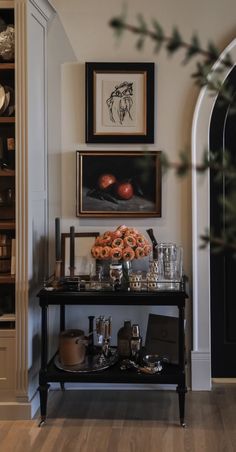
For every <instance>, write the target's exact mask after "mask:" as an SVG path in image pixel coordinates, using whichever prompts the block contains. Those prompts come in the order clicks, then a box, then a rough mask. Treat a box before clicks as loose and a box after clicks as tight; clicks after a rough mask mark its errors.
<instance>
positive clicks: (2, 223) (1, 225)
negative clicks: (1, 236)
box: [0, 220, 16, 231]
mask: <svg viewBox="0 0 236 452" xmlns="http://www.w3.org/2000/svg"><path fill="white" fill-rule="evenodd" d="M15 228H16V223H15V221H14V220H0V231H5V230H7V229H10V230H11V231H14V229H15Z"/></svg>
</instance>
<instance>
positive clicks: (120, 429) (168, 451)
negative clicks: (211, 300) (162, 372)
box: [0, 384, 236, 452]
mask: <svg viewBox="0 0 236 452" xmlns="http://www.w3.org/2000/svg"><path fill="white" fill-rule="evenodd" d="M38 420H39V416H36V417H35V419H34V420H32V421H0V451H1V452H31V451H32V452H61V451H63V452H236V385H219V384H218V385H215V387H214V389H213V390H212V391H211V392H188V394H187V396H186V421H187V427H186V428H185V429H184V428H182V427H180V425H179V413H178V398H177V394H176V393H175V392H174V391H173V392H172V391H101V390H99V391H94V390H93V391H87V390H86V391H80V392H79V391H65V392H64V393H62V392H61V391H59V390H58V391H51V392H50V395H49V404H48V419H47V423H46V425H44V426H43V427H41V428H39V427H38Z"/></svg>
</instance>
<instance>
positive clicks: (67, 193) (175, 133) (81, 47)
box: [51, 0, 236, 322]
mask: <svg viewBox="0 0 236 452" xmlns="http://www.w3.org/2000/svg"><path fill="white" fill-rule="evenodd" d="M51 3H52V5H53V6H54V8H55V10H56V11H57V13H58V15H59V17H60V20H61V23H62V25H63V27H64V29H65V33H66V35H67V36H68V39H69V41H70V43H71V46H72V48H73V51H74V54H75V56H76V59H77V61H76V63H75V62H74V59H73V58H71V59H70V58H65V60H64V61H65V64H63V65H62V66H61V77H62V78H61V99H62V103H61V115H62V117H61V119H62V121H61V126H62V128H61V150H62V160H61V164H62V173H61V175H62V183H61V199H62V205H61V216H62V217H63V229H64V231H68V230H69V226H70V225H75V228H76V230H77V231H78V230H80V231H82V230H91V231H95V230H99V231H104V230H106V229H109V228H113V227H115V226H116V225H117V224H119V223H124V222H125V223H126V224H127V225H133V224H134V223H135V225H136V226H137V227H138V228H139V229H140V230H145V229H146V228H147V226H148V227H152V228H153V229H154V231H155V234H156V236H157V238H158V240H160V241H166V240H168V241H174V242H177V243H178V244H181V245H182V246H183V247H184V268H185V272H186V273H187V274H188V275H189V276H190V278H191V247H192V237H191V177H190V175H189V176H188V177H186V178H185V179H183V180H181V181H180V180H179V179H177V178H176V177H175V175H174V174H173V172H172V171H170V172H169V173H168V174H167V175H165V176H164V177H163V185H162V190H163V195H162V218H160V219H158V218H157V219H155V218H152V219H134V220H132V219H119V220H117V219H85V218H83V219H79V218H76V216H75V151H76V150H77V149H86V148H87V149H94V148H96V149H97V148H99V149H108V150H112V149H117V148H118V149H120V148H121V149H131V148H132V149H141V148H140V147H139V146H132V147H131V146H128V145H123V146H114V145H104V146H103V145H100V146H99V147H98V146H95V145H93V146H88V145H85V143H84V141H85V139H84V129H85V115H84V108H85V104H84V97H85V84H84V82H85V80H84V63H85V62H86V61H107V62H109V61H110V62H112V61H127V62H128V61H155V63H156V96H155V110H156V120H155V144H154V145H151V146H149V149H158V150H164V151H165V152H166V153H167V155H168V157H169V158H170V159H171V160H172V161H175V160H177V158H178V153H179V150H181V149H183V148H186V147H187V148H189V153H190V139H191V124H192V116H193V110H194V106H195V103H196V99H197V95H198V89H197V88H196V87H195V86H194V84H193V80H192V79H191V77H190V75H191V73H192V72H193V70H194V68H195V66H194V64H193V63H191V64H190V65H188V66H186V67H183V66H182V65H181V61H182V59H183V53H180V54H178V55H176V56H172V57H171V58H169V57H168V56H167V55H166V53H165V51H164V50H162V51H161V52H160V53H159V54H158V55H156V54H154V53H153V47H154V46H153V44H152V43H150V42H147V43H146V45H145V48H144V50H143V51H141V52H139V51H138V50H136V48H135V36H133V35H130V34H128V33H125V35H124V36H123V38H122V39H121V41H120V42H119V43H117V41H116V40H115V38H114V32H113V30H112V29H111V28H110V27H109V26H108V22H109V20H110V19H111V18H112V17H113V16H114V15H117V14H120V12H121V10H122V5H123V1H121V0H99V2H97V1H96V0H86V2H85V1H81V0H80V1H78V0H67V1H66V2H65V1H64V0H51ZM126 4H127V7H128V21H129V22H131V23H136V15H137V13H138V12H140V13H142V14H143V15H144V17H145V18H146V19H147V20H148V21H149V22H150V23H151V20H152V18H154V17H155V18H156V19H157V20H158V21H159V22H160V23H161V25H162V26H163V28H164V30H165V31H166V33H167V34H170V32H171V30H172V27H173V26H174V25H177V26H178V27H179V29H180V30H181V32H182V34H183V37H184V39H185V40H189V39H190V37H191V35H192V33H193V32H195V31H197V32H198V34H199V37H200V40H201V42H202V45H203V46H204V45H206V42H207V41H208V39H209V38H210V39H212V40H214V41H215V43H216V45H218V46H219V48H220V49H222V48H224V47H225V46H226V45H227V44H228V43H229V42H230V41H231V40H232V38H233V37H234V36H235V12H236V4H235V0H226V1H225V2H224V3H222V1H221V0H208V1H207V2H206V1H205V0H199V1H198V2H196V1H193V0H177V1H176V2H173V0H148V1H146V2H144V1H143V0H136V1H135V2H134V1H133V0H128V1H127V2H126ZM62 42H63V40H62V38H59V42H58V48H60V45H61V43H62ZM117 309H118V308H117ZM101 310H102V308H101ZM101 310H99V313H102V312H101ZM93 312H95V311H93ZM89 313H90V312H89V311H88V310H87V311H86V310H85V311H84V317H86V315H87V314H89ZM136 313H137V310H136V308H135V310H134V313H133V314H132V313H130V316H131V315H133V318H132V320H135V315H136ZM70 317H71V318H72V316H70ZM144 317H145V316H144ZM122 318H123V313H122V315H120V316H119V317H116V319H118V320H117V322H118V321H121V319H122Z"/></svg>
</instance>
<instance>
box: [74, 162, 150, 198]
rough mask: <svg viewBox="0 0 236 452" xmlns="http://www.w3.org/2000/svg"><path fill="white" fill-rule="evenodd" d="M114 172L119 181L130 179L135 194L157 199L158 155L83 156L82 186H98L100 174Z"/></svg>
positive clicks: (89, 187) (90, 187)
mask: <svg viewBox="0 0 236 452" xmlns="http://www.w3.org/2000/svg"><path fill="white" fill-rule="evenodd" d="M105 173H109V174H113V175H114V176H115V177H116V179H117V181H119V182H120V181H124V180H129V181H130V182H131V183H132V185H133V186H134V191H135V194H136V195H138V196H140V197H142V198H147V199H148V200H150V201H152V202H154V203H155V201H156V178H157V175H156V156H153V155H148V154H147V155H142V156H140V157H139V156H120V155H119V156H117V155H115V156H111V155H109V156H100V155H99V156H94V155H93V156H92V155H91V156H83V159H82V177H83V179H82V186H83V188H85V187H86V188H88V189H92V188H97V184H98V179H99V176H101V175H102V174H105Z"/></svg>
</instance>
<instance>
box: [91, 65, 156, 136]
mask: <svg viewBox="0 0 236 452" xmlns="http://www.w3.org/2000/svg"><path fill="white" fill-rule="evenodd" d="M154 72H155V65H154V63H86V121H85V123H86V143H154V91H155V88H154V84H155V79H154Z"/></svg>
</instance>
